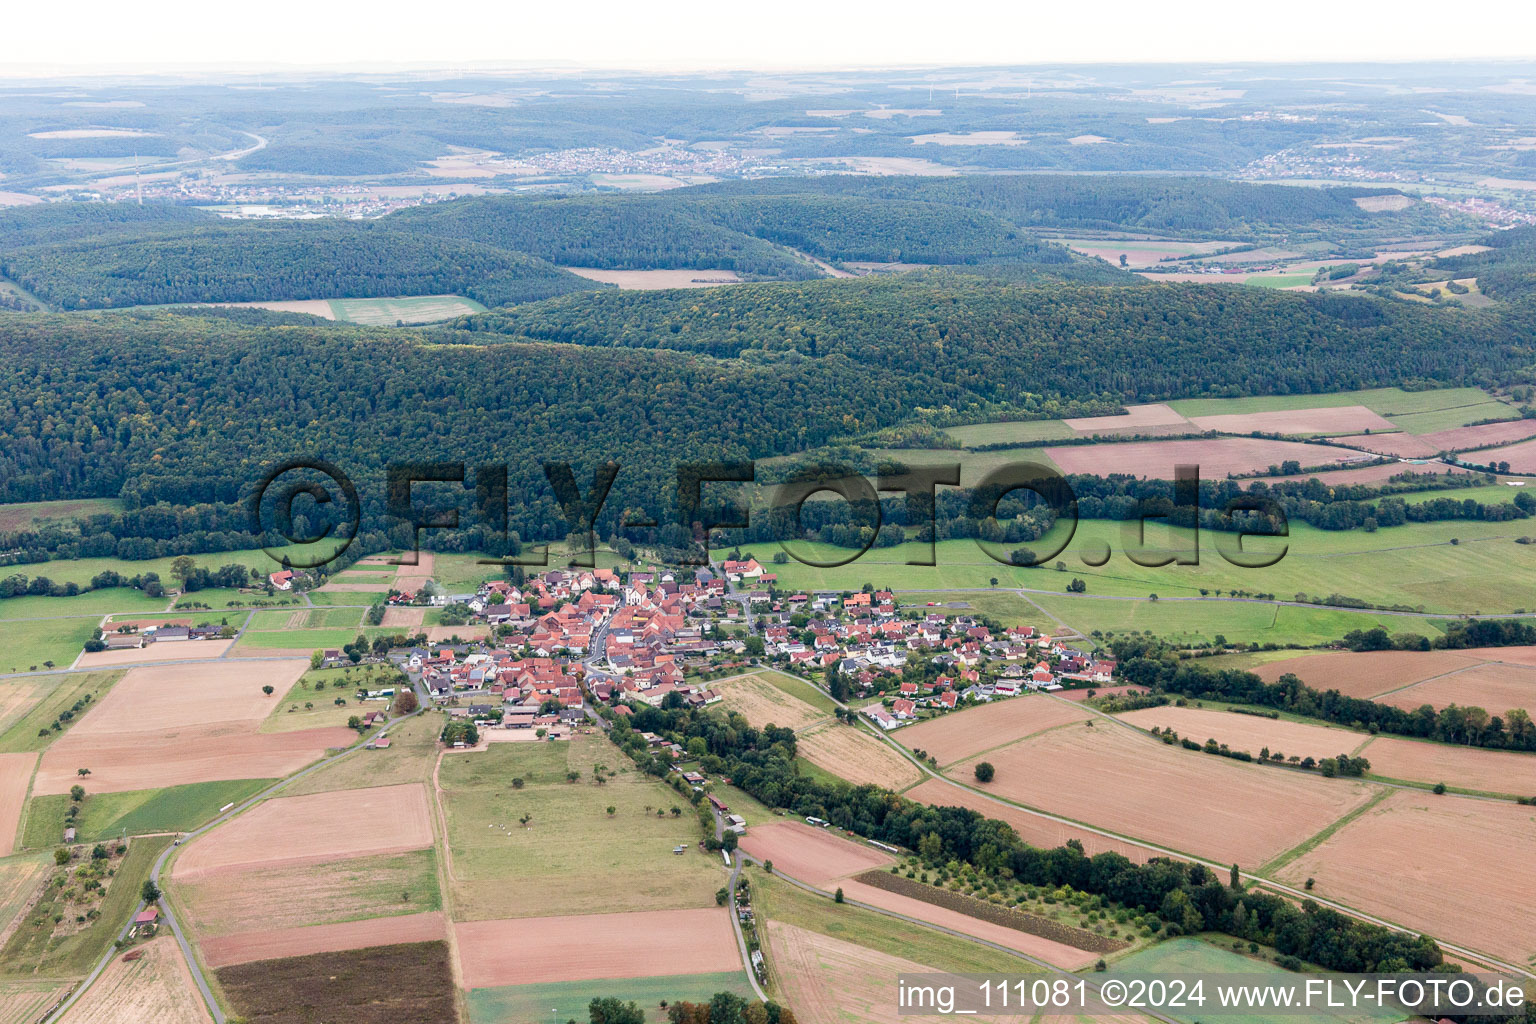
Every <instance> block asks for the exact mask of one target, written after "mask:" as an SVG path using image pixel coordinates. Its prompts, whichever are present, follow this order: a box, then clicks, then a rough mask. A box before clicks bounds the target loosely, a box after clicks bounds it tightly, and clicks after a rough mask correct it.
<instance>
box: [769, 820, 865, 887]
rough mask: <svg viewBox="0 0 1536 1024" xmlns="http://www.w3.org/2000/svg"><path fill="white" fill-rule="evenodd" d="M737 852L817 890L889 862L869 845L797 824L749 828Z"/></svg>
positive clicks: (771, 824) (775, 824) (776, 824)
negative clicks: (767, 863) (739, 850)
mask: <svg viewBox="0 0 1536 1024" xmlns="http://www.w3.org/2000/svg"><path fill="white" fill-rule="evenodd" d="M741 849H743V850H745V851H746V852H747V853H748V854H749V855H750V856H752V857H756V858H757V859H758V860H760V861H770V860H771V861H773V868H774V870H775V871H782V872H784V874H786V875H788V876H789V877H790V878H793V879H795V880H796V881H800V882H805V883H806V884H807V885H814V886H817V887H821V886H824V885H826V884H827V883H828V882H833V881H836V880H837V879H839V878H846V877H847V876H849V875H857V874H860V873H862V872H865V871H870V870H872V869H874V868H883V867H888V866H889V865H890V864H892V863H893V858H891V857H890V856H889V855H887V854H885V853H883V852H881V851H880V850H877V849H875V848H874V847H873V846H868V845H866V844H864V843H861V842H859V841H858V840H849V839H842V838H840V837H838V836H837V835H834V834H833V833H831V832H829V831H827V830H826V829H822V828H815V827H813V826H811V825H804V824H801V823H800V822H798V821H774V822H769V823H768V824H765V825H753V826H752V827H751V828H750V829H748V830H747V834H746V835H744V836H742V837H741Z"/></svg>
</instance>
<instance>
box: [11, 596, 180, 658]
mask: <svg viewBox="0 0 1536 1024" xmlns="http://www.w3.org/2000/svg"><path fill="white" fill-rule="evenodd" d="M162 607H163V606H162ZM95 632H96V620H95V619H93V618H77V619H31V620H26V619H22V620H17V619H8V620H0V652H4V653H0V673H6V672H37V671H40V670H43V669H47V668H68V667H69V666H70V665H72V664H73V663H74V660H75V658H76V657H77V656H78V655H79V654H80V652H81V651H82V650H84V649H85V642H86V641H87V640H89V639H90V638H91V636H92V634H94V633H95ZM49 662H52V663H53V664H52V665H49V664H48V663H49Z"/></svg>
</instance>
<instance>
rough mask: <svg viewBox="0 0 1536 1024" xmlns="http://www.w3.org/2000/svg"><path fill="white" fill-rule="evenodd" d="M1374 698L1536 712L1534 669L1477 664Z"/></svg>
mask: <svg viewBox="0 0 1536 1024" xmlns="http://www.w3.org/2000/svg"><path fill="white" fill-rule="evenodd" d="M1376 700H1378V701H1381V702H1382V703H1383V704H1391V705H1392V706H1393V707H1398V708H1416V707H1419V706H1420V705H1423V704H1431V705H1434V706H1435V707H1437V708H1443V707H1445V706H1446V705H1447V704H1460V705H1461V706H1462V707H1464V708H1465V707H1475V708H1482V709H1483V710H1484V711H1487V712H1488V713H1489V714H1493V715H1502V714H1504V712H1506V711H1508V710H1509V709H1510V708H1522V709H1524V710H1526V711H1536V668H1532V667H1530V666H1527V665H1497V664H1483V665H1476V666H1474V667H1472V668H1469V669H1465V670H1463V671H1460V672H1452V673H1451V674H1449V675H1443V676H1438V677H1436V678H1434V679H1426V680H1425V681H1424V682H1422V683H1415V684H1414V685H1413V686H1410V687H1407V688H1406V689H1402V690H1393V691H1392V692H1391V693H1384V694H1381V695H1380V696H1378V697H1377V698H1376Z"/></svg>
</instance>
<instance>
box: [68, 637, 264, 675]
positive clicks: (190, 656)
mask: <svg viewBox="0 0 1536 1024" xmlns="http://www.w3.org/2000/svg"><path fill="white" fill-rule="evenodd" d="M233 643H234V641H233V640H183V641H181V642H179V643H162V644H150V645H149V646H148V647H130V648H128V649H127V650H124V651H86V652H84V653H82V654H81V655H80V657H78V658H76V659H75V668H82V669H83V668H111V667H115V666H124V665H145V664H150V663H153V662H159V661H193V660H199V661H201V660H206V659H211V658H222V657H224V652H225V651H227V650H229V647H230V645H231V644H233Z"/></svg>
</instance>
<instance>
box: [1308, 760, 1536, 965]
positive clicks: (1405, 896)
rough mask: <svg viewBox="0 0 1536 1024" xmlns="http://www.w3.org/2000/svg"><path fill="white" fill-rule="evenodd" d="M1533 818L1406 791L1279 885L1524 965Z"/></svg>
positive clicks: (1535, 812)
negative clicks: (1310, 882)
mask: <svg viewBox="0 0 1536 1024" xmlns="http://www.w3.org/2000/svg"><path fill="white" fill-rule="evenodd" d="M1532 864H1536V808H1531V807H1521V806H1519V805H1517V804H1512V803H1496V802H1492V801H1488V800H1468V799H1465V798H1461V797H1454V796H1435V795H1433V794H1430V793H1421V792H1412V791H1407V790H1404V791H1400V792H1397V793H1394V794H1392V795H1391V796H1390V797H1388V798H1387V799H1386V800H1384V801H1382V802H1381V803H1380V804H1379V805H1377V806H1376V807H1373V808H1371V809H1370V810H1369V811H1367V812H1366V813H1365V814H1362V815H1361V816H1360V817H1358V818H1356V819H1355V820H1354V821H1352V822H1350V823H1349V824H1348V825H1346V826H1344V827H1343V828H1341V829H1339V830H1338V831H1337V832H1335V833H1334V834H1333V835H1332V836H1329V837H1328V838H1327V839H1325V840H1324V841H1323V842H1322V843H1320V844H1318V846H1317V847H1316V848H1315V849H1313V850H1311V851H1309V852H1308V853H1306V854H1305V855H1303V856H1301V857H1298V858H1297V859H1296V860H1294V861H1292V862H1291V863H1290V864H1288V865H1286V866H1285V868H1284V869H1282V870H1281V871H1280V873H1279V879H1280V880H1281V881H1283V882H1287V883H1290V884H1293V885H1300V884H1302V883H1303V882H1304V881H1305V880H1306V879H1308V878H1315V879H1316V880H1317V882H1316V891H1317V892H1318V893H1319V894H1320V895H1323V896H1328V897H1332V898H1334V899H1338V900H1342V901H1344V902H1345V903H1348V904H1349V905H1350V906H1352V907H1356V908H1358V909H1360V910H1363V911H1366V912H1367V913H1372V914H1379V915H1380V916H1382V917H1384V918H1386V919H1388V920H1390V921H1393V922H1394V923H1396V924H1400V925H1403V926H1405V927H1408V928H1413V929H1416V930H1420V931H1424V932H1428V933H1429V934H1431V935H1435V936H1437V937H1439V938H1443V939H1445V940H1447V941H1449V942H1455V943H1458V944H1460V945H1464V946H1470V947H1471V948H1473V949H1475V950H1480V951H1482V952H1485V953H1491V954H1493V955H1495V956H1499V957H1503V958H1505V959H1508V960H1512V961H1514V962H1516V963H1521V964H1523V963H1525V962H1526V960H1527V958H1529V957H1530V956H1531V955H1532V954H1533V953H1536V915H1533V914H1532V913H1531V907H1533V906H1536V871H1532V870H1531V865H1532Z"/></svg>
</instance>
